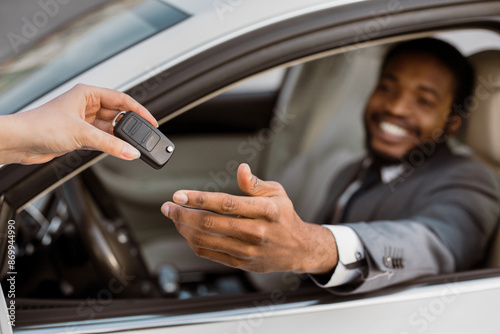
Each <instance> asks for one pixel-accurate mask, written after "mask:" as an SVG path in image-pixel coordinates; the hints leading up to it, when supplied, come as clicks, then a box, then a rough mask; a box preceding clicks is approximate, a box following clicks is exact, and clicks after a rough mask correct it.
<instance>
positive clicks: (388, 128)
mask: <svg viewBox="0 0 500 334" xmlns="http://www.w3.org/2000/svg"><path fill="white" fill-rule="evenodd" d="M378 126H379V128H380V130H382V131H383V132H385V133H387V134H389V135H391V136H395V137H406V136H408V135H409V134H410V133H409V131H408V130H406V129H404V128H402V127H400V126H397V125H395V124H393V123H389V122H380V123H379V125H378Z"/></svg>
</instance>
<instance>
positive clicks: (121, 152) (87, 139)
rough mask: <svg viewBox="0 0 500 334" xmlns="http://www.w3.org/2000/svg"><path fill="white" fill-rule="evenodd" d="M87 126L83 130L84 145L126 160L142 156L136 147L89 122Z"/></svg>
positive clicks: (82, 141) (82, 142)
mask: <svg viewBox="0 0 500 334" xmlns="http://www.w3.org/2000/svg"><path fill="white" fill-rule="evenodd" d="M85 127H86V129H84V130H83V131H82V136H81V138H82V140H81V146H82V147H89V148H93V149H96V150H100V151H103V152H105V153H108V154H110V155H112V156H115V157H117V158H120V159H124V160H134V159H138V158H139V157H140V156H141V153H140V152H139V151H138V150H137V149H136V148H134V147H133V146H132V145H130V144H128V143H126V142H124V141H123V140H121V139H118V138H116V137H115V136H113V135H111V134H109V133H106V132H104V131H101V130H100V129H98V128H96V127H94V126H92V125H90V124H88V123H85Z"/></svg>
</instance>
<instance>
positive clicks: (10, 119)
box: [0, 84, 158, 164]
mask: <svg viewBox="0 0 500 334" xmlns="http://www.w3.org/2000/svg"><path fill="white" fill-rule="evenodd" d="M122 110H132V111H134V112H136V113H137V114H139V115H141V116H142V117H144V119H146V120H147V121H148V122H149V123H151V124H152V126H153V127H155V126H157V124H158V123H157V122H156V120H155V119H154V117H153V116H152V115H151V114H150V113H149V112H148V111H147V110H146V108H144V107H143V106H141V105H140V104H139V103H138V102H137V101H135V100H134V99H133V98H131V97H130V96H128V95H126V94H124V93H121V92H117V91H114V90H111V89H105V88H98V87H93V86H87V85H81V84H80V85H76V86H75V87H73V88H72V89H71V90H69V91H68V92H66V93H64V94H62V95H61V96H59V97H57V98H55V99H53V100H52V101H50V102H48V103H46V104H44V105H42V106H40V107H38V108H36V109H33V110H29V111H26V112H22V113H18V114H13V115H4V116H0V164H5V163H22V164H37V163H43V162H47V161H50V160H52V159H53V158H54V157H57V156H60V155H63V154H65V153H68V152H70V151H73V150H77V149H91V150H100V151H103V152H106V153H108V154H111V155H113V156H115V157H118V158H121V159H125V160H133V159H137V158H139V156H140V153H139V151H138V150H137V149H136V148H134V147H133V146H132V145H130V144H128V143H126V142H125V141H123V140H121V139H119V138H117V137H115V136H113V126H112V121H113V119H114V118H115V117H116V115H117V114H118V113H120V112H121V111H122Z"/></svg>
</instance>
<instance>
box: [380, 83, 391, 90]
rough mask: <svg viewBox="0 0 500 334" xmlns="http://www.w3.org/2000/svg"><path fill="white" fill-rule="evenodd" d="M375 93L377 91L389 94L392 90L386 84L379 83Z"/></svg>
mask: <svg viewBox="0 0 500 334" xmlns="http://www.w3.org/2000/svg"><path fill="white" fill-rule="evenodd" d="M377 91H379V92H391V91H392V88H391V87H390V86H389V85H388V84H386V83H383V82H381V83H379V84H378V86H377Z"/></svg>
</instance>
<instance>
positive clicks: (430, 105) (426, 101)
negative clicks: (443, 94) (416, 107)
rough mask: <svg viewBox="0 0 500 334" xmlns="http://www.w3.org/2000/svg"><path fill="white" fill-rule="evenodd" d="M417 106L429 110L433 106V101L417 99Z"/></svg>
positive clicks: (423, 98) (422, 98)
mask: <svg viewBox="0 0 500 334" xmlns="http://www.w3.org/2000/svg"><path fill="white" fill-rule="evenodd" d="M418 104H420V105H422V106H425V107H429V108H433V107H434V106H435V103H434V102H433V101H431V100H430V99H428V98H425V97H419V98H418Z"/></svg>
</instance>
